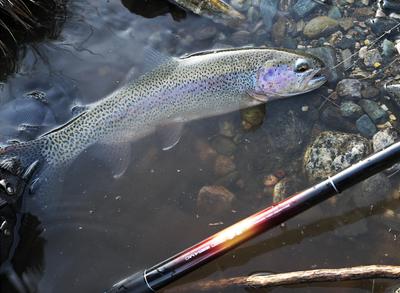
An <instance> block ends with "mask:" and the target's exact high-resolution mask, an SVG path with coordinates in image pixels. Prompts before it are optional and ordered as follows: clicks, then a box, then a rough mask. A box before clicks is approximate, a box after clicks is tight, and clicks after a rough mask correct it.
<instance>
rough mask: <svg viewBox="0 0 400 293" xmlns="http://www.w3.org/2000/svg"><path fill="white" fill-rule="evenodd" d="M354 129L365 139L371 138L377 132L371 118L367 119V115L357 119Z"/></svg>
mask: <svg viewBox="0 0 400 293" xmlns="http://www.w3.org/2000/svg"><path fill="white" fill-rule="evenodd" d="M356 127H357V129H358V131H359V132H360V133H361V134H362V135H364V136H366V137H372V136H373V135H374V134H375V133H376V132H377V129H376V126H375V124H374V122H372V120H371V118H369V117H368V115H367V114H364V115H362V116H361V117H360V118H358V119H357V121H356Z"/></svg>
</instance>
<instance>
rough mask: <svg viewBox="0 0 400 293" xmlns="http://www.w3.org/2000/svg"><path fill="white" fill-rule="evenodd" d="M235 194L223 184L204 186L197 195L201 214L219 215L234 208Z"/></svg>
mask: <svg viewBox="0 0 400 293" xmlns="http://www.w3.org/2000/svg"><path fill="white" fill-rule="evenodd" d="M234 199H235V195H234V194H233V193H232V192H230V191H229V190H228V189H226V188H225V187H223V186H219V185H210V186H203V187H202V188H201V189H200V191H199V194H198V196H197V209H198V212H199V213H200V214H204V215H212V216H219V215H220V214H223V213H226V212H229V211H231V210H232V202H233V200H234Z"/></svg>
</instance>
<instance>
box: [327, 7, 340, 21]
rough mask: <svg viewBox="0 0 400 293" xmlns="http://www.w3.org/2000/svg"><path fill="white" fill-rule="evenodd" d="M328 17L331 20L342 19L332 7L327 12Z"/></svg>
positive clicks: (337, 9)
mask: <svg viewBox="0 0 400 293" xmlns="http://www.w3.org/2000/svg"><path fill="white" fill-rule="evenodd" d="M328 16H329V17H330V18H333V19H339V18H341V17H342V13H341V12H340V9H339V8H338V7H337V6H334V5H333V6H332V7H331V8H330V9H329V11H328Z"/></svg>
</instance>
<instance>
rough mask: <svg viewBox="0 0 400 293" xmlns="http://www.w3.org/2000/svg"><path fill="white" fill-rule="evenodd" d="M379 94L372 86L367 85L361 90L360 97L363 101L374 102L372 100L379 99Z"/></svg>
mask: <svg viewBox="0 0 400 293" xmlns="http://www.w3.org/2000/svg"><path fill="white" fill-rule="evenodd" d="M379 94H380V91H379V89H378V88H376V87H374V86H369V85H367V86H365V87H364V88H363V89H362V90H361V96H362V97H363V98H364V99H372V100H374V99H377V98H379Z"/></svg>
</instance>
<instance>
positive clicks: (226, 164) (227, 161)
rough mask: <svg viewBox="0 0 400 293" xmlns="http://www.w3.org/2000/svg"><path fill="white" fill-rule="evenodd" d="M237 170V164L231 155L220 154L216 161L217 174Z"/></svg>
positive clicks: (223, 174)
mask: <svg viewBox="0 0 400 293" xmlns="http://www.w3.org/2000/svg"><path fill="white" fill-rule="evenodd" d="M235 170H236V165H235V163H234V161H233V159H232V158H231V157H228V156H224V155H218V156H217V158H216V159H215V163H214V173H215V175H217V176H225V175H227V174H229V173H231V172H233V171H235Z"/></svg>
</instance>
